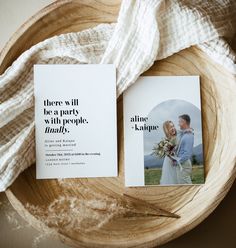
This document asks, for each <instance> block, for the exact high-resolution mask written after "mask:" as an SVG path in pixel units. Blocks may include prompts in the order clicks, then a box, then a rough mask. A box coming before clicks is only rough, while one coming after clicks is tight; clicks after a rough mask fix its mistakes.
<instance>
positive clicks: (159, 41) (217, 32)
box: [0, 0, 236, 191]
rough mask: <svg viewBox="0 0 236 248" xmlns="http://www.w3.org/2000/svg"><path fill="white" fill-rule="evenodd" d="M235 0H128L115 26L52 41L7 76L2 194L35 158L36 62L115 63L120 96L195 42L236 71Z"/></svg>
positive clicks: (0, 125) (2, 103)
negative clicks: (157, 64) (157, 62)
mask: <svg viewBox="0 0 236 248" xmlns="http://www.w3.org/2000/svg"><path fill="white" fill-rule="evenodd" d="M235 29H236V1H235V0H208V1H205V0H194V1H192V0H171V1H169V0H166V1H163V0H123V2H122V4H121V8H120V12H119V16H118V20H117V22H116V23H111V24H100V25H98V26H96V27H94V28H91V29H87V30H84V31H81V32H77V33H76V32H75V33H67V34H62V35H59V36H54V37H52V38H49V39H46V40H44V41H42V42H40V43H38V44H36V45H34V46H33V47H31V48H30V49H29V50H27V51H25V52H24V53H23V54H22V55H21V56H20V57H19V58H18V59H17V60H16V61H14V63H13V64H12V65H11V66H10V67H9V68H8V69H7V70H6V71H5V72H4V73H3V74H2V75H1V76H0V191H4V190H6V189H7V187H9V186H10V185H11V184H12V183H13V181H14V180H15V179H16V178H17V176H18V175H19V174H20V173H21V172H22V171H23V170H25V169H26V168H27V167H29V166H30V165H32V164H33V163H35V140H34V95H33V92H34V89H33V65H34V64H80V63H92V64H96V63H105V64H111V63H112V64H115V66H116V68H117V97H118V96H119V95H121V94H122V92H124V90H126V89H127V88H128V87H129V86H130V85H131V84H133V83H134V82H135V81H136V79H137V78H138V77H139V75H140V74H141V73H143V72H144V71H146V70H147V69H148V68H150V66H151V65H152V64H153V63H154V61H155V60H160V59H163V58H166V57H168V56H170V55H172V54H173V53H176V52H178V51H180V50H182V49H184V48H187V47H189V46H192V45H196V46H197V47H199V48H200V49H202V50H203V51H204V52H206V53H207V54H208V55H209V56H210V57H211V58H212V59H213V60H214V61H215V62H216V63H219V64H221V65H222V66H224V67H225V68H227V69H228V70H229V71H230V72H231V73H234V74H236V64H235V61H236V55H235V53H234V52H233V50H232V49H231V48H230V46H229V45H228V44H229V43H228V42H230V41H231V40H232V39H233V36H234V34H235Z"/></svg>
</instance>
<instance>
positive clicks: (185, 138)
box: [177, 130, 194, 163]
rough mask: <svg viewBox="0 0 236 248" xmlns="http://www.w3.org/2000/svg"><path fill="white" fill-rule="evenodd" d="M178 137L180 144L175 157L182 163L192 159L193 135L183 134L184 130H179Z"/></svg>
mask: <svg viewBox="0 0 236 248" xmlns="http://www.w3.org/2000/svg"><path fill="white" fill-rule="evenodd" d="M179 135H180V136H179V138H180V142H181V143H180V147H179V152H178V154H177V157H179V158H180V160H179V162H180V163H183V162H184V161H186V160H188V159H191V157H192V154H193V143H194V134H193V133H192V132H185V130H181V131H180V133H179Z"/></svg>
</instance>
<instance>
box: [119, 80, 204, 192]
mask: <svg viewBox="0 0 236 248" xmlns="http://www.w3.org/2000/svg"><path fill="white" fill-rule="evenodd" d="M123 109H124V156H125V157H124V163H125V185H126V186H128V187H131V186H151V185H161V186H168V185H181V184H183V185H186V184H202V183H204V159H203V140H202V119H201V96H200V80H199V76H142V77H140V78H139V79H138V80H137V81H136V82H135V84H133V85H132V86H130V87H129V88H128V89H127V90H126V91H125V92H124V94H123Z"/></svg>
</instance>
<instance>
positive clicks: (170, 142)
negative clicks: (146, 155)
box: [152, 138, 176, 158]
mask: <svg viewBox="0 0 236 248" xmlns="http://www.w3.org/2000/svg"><path fill="white" fill-rule="evenodd" d="M175 147H176V139H168V138H164V139H162V140H161V141H160V142H159V143H158V144H156V145H155V146H154V147H153V149H152V150H153V152H152V154H154V155H156V156H157V157H159V158H163V157H164V156H169V157H172V156H174V155H175Z"/></svg>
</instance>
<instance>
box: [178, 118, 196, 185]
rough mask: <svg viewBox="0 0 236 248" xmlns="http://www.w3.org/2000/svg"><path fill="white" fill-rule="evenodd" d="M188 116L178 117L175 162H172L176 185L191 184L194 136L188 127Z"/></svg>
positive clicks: (189, 120)
mask: <svg viewBox="0 0 236 248" xmlns="http://www.w3.org/2000/svg"><path fill="white" fill-rule="evenodd" d="M190 122H191V119H190V116H189V115H187V114H183V115H180V116H179V127H180V132H179V137H178V141H179V142H178V148H177V152H176V156H177V158H178V163H179V164H180V165H181V166H178V164H177V161H174V163H175V165H177V181H178V184H192V180H191V174H192V161H191V158H192V154H193V144H194V134H193V129H192V128H191V127H190Z"/></svg>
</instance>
